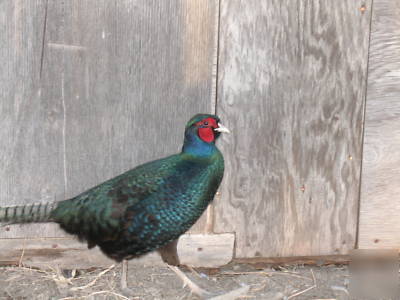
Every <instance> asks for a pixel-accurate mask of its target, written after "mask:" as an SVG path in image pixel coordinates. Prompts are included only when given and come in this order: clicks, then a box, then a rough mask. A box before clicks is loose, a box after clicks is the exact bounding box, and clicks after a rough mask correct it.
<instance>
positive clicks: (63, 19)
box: [0, 0, 217, 238]
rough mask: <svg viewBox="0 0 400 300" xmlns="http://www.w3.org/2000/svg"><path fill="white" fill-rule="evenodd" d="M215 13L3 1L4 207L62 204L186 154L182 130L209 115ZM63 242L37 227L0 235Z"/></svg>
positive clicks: (164, 5) (178, 4) (0, 155)
mask: <svg viewBox="0 0 400 300" xmlns="http://www.w3.org/2000/svg"><path fill="white" fill-rule="evenodd" d="M216 9H217V5H216V1H213V0H209V1H208V0H207V1H199V0H190V1H178V0H174V1H155V0H154V1H144V0H136V1H131V0H129V1H128V0H123V1H106V0H102V1H98V0H84V1H82V0H74V1H47V0H37V1H22V0H19V1H11V0H9V1H2V2H0V33H1V42H2V47H1V48H0V61H1V62H2V65H3V66H4V67H2V68H1V69H0V79H1V80H0V95H1V96H0V117H1V119H2V120H3V121H2V126H1V128H0V138H1V140H2V141H3V142H2V145H3V146H2V147H1V148H0V159H1V166H2V167H1V168H0V205H2V206H5V205H15V204H23V203H31V202H39V201H53V200H62V199H64V198H68V197H72V196H74V195H77V194H79V193H80V192H82V191H84V190H86V189H88V188H90V187H92V186H94V185H96V184H98V183H100V182H102V181H104V180H106V179H108V178H111V177H113V176H115V175H118V174H120V173H122V172H124V171H126V170H128V169H130V168H132V167H134V166H136V165H138V164H140V163H143V162H146V161H149V160H153V159H156V158H160V157H163V156H166V155H168V154H173V153H176V152H178V151H180V148H181V145H182V141H183V130H184V126H185V123H186V122H187V120H188V119H189V118H190V117H191V116H192V115H193V114H195V113H199V112H213V107H212V100H211V95H212V89H213V80H212V70H213V56H214V52H215V36H214V31H215V13H216ZM3 124H4V125H3ZM199 226H200V225H199ZM201 227H202V226H200V228H201ZM200 228H199V229H198V230H200ZM195 230H196V229H195ZM63 235H64V233H61V232H60V231H58V230H57V227H56V226H50V225H36V224H35V225H32V226H22V225H21V226H12V227H10V231H4V230H2V231H0V237H2V238H16V237H24V236H28V237H51V236H63Z"/></svg>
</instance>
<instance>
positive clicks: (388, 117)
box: [358, 0, 400, 249]
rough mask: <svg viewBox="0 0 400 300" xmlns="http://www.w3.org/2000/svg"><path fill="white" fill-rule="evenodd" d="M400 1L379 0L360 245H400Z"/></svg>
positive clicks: (372, 54) (372, 49)
mask: <svg viewBox="0 0 400 300" xmlns="http://www.w3.org/2000/svg"><path fill="white" fill-rule="evenodd" d="M399 16H400V2H399V1H390V0H374V10H373V16H372V27H371V46H370V55H369V57H370V58H369V71H368V91H367V106H366V117H365V138H364V141H365V143H364V156H363V170H362V180H361V182H362V186H361V204H360V206H361V207H360V229H359V242H358V247H359V248H396V249H399V248H400V235H399V232H400V222H399V216H400V196H399V195H400V185H399V182H400V17H399Z"/></svg>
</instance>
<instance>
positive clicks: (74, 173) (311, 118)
mask: <svg viewBox="0 0 400 300" xmlns="http://www.w3.org/2000/svg"><path fill="white" fill-rule="evenodd" d="M399 10H400V9H399V5H398V4H397V2H396V0H375V1H374V7H372V0H366V1H361V0H355V1H353V0H345V1H338V2H337V3H335V5H332V2H331V1H327V0H304V1H297V2H293V1H289V0H271V1H258V0H246V1H244V0H237V1H230V0H187V1H183V0H171V1H156V0H151V1H147V0H146V1H145V0H122V1H114V2H110V1H105V0H103V1H98V0H73V1H48V0H35V1H28V2H27V1H22V0H15V1H12V0H6V1H2V2H0V24H1V26H0V40H1V44H2V47H0V63H1V64H2V68H0V118H1V120H2V121H1V124H2V126H1V127H0V140H1V141H2V142H1V147H0V205H14V204H22V203H28V202H36V201H53V200H61V199H64V198H66V197H70V196H73V195H76V194H78V193H79V192H81V191H83V190H85V189H87V188H90V187H92V186H93V185H95V184H97V183H99V182H101V181H103V180H105V179H107V178H110V177H112V176H114V175H116V174H119V173H121V172H123V171H125V170H127V169H129V168H132V167H134V166H135V165H137V164H139V163H142V162H144V161H148V160H151V159H154V158H158V157H162V156H165V155H167V154H170V153H173V152H176V151H179V149H180V147H181V142H182V134H183V132H182V130H183V127H184V124H185V122H186V121H187V119H188V118H189V117H190V116H191V115H193V114H194V113H197V112H214V111H215V110H216V111H217V113H218V114H219V115H220V117H221V119H222V121H223V123H224V124H225V125H226V126H228V127H229V128H230V129H231V130H232V132H233V133H232V134H231V135H229V136H224V137H223V138H222V141H220V143H219V145H220V148H221V149H222V151H223V152H224V155H225V161H226V173H225V179H224V181H223V185H222V187H221V191H220V192H221V194H220V196H218V197H217V199H216V201H215V205H214V208H213V209H212V210H210V211H209V212H210V213H211V214H209V216H213V218H214V220H213V221H214V222H211V223H210V222H208V224H205V218H204V217H203V218H202V219H201V220H200V222H199V223H198V224H197V225H195V227H194V228H193V230H192V232H200V231H204V230H207V229H211V231H214V232H216V233H220V232H235V234H236V256H237V257H254V256H263V257H266V256H268V257H276V256H299V255H327V254H345V253H348V251H349V250H351V249H353V248H354V247H355V246H356V242H357V241H356V240H357V231H358V225H359V223H358V218H360V228H359V233H360V239H359V246H368V247H369V246H370V245H372V244H374V245H375V244H376V243H375V242H372V244H371V241H374V240H376V239H381V237H385V239H389V240H390V238H391V237H393V236H395V235H396V234H397V233H396V232H397V231H398V230H397V229H398V227H396V225H394V224H397V226H400V225H399V224H400V223H399V222H396V219H395V218H396V214H395V213H396V212H397V210H391V208H392V207H397V206H398V207H400V205H398V203H397V202H396V201H395V200H392V199H393V197H395V195H396V191H398V187H397V186H394V182H396V174H398V173H399V166H400V160H399V159H398V158H399V156H398V155H397V156H396V155H395V154H393V153H394V152H395V151H398V152H399V150H400V149H399V148H400V146H399V143H398V139H397V140H396V139H395V135H396V133H397V134H398V133H400V132H399V127H400V124H399V122H398V119H399V118H398V117H399V114H400V112H399V109H398V108H399V106H398V105H397V104H396V103H399V102H398V101H396V99H399V98H400V97H399V95H400V91H399V89H398V86H399V84H396V82H397V83H398V77H399V76H398V73H399V72H400V71H398V70H399V68H400V66H398V63H399V59H398V57H400V56H399V55H398V54H400V53H398V50H399V49H400V47H399V43H398V42H399V30H398V28H400V27H399V23H398V22H399V21H398V20H399V18H396V13H397V14H398V13H399ZM371 15H372V16H373V20H372V31H371V36H370V28H371ZM396 34H397V36H396ZM370 39H371V43H370ZM396 51H397V52H396ZM368 56H369V59H370V61H369V72H367V71H368ZM367 76H368V89H367ZM396 80H397V81H396ZM367 92H368V95H366V94H367ZM396 97H397V98H396ZM366 98H367V106H366V107H365V99H366ZM365 108H366V110H365ZM365 113H366V116H365V115H364V114H365ZM364 117H365V118H364ZM396 117H397V118H396ZM364 119H365V120H366V123H365V128H366V130H365V145H364V156H363V128H364ZM382 131H385V132H384V134H381V132H382ZM399 153H400V152H399ZM362 163H363V173H362V178H361V176H360V172H361V165H362ZM375 178H378V180H375ZM360 182H362V184H361V185H362V188H361V190H362V191H361V196H362V197H361V211H360V210H359V200H360V194H359V193H360ZM382 203H385V205H382ZM396 205H397V206H396ZM383 207H387V208H388V209H384V208H383ZM396 209H398V210H400V208H396ZM212 212H214V213H213V214H212ZM210 220H211V218H210V217H209V218H208V221H210ZM383 220H388V221H387V223H386V224H387V226H386V227H385V226H384V227H379V226H376V225H377V224H379V223H382V222H383ZM383 223H384V222H383ZM210 225H211V226H210ZM378 227H379V228H383V229H382V230H381V229H378ZM374 230H375V231H374ZM54 236H65V234H64V233H62V232H60V231H59V230H57V227H56V226H52V225H34V226H13V227H10V230H9V231H4V230H0V238H19V237H54ZM382 244H384V243H383V242H382ZM380 245H381V244H380ZM387 245H389V244H387ZM390 245H395V246H396V245H397V247H399V246H400V240H398V238H397V237H396V238H395V239H394V240H392V244H390Z"/></svg>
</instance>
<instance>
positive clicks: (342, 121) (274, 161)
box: [215, 0, 371, 257]
mask: <svg viewBox="0 0 400 300" xmlns="http://www.w3.org/2000/svg"><path fill="white" fill-rule="evenodd" d="M370 13H371V1H370V0H368V1H353V0H352V1H335V2H334V3H333V2H332V1H328V0H320V1H317V0H310V1H291V0H284V1H283V0H272V1H259V0H247V1H230V0H222V1H221V19H220V24H221V27H220V41H219V45H220V56H219V65H218V70H219V72H218V91H217V92H218V106H217V112H218V114H219V115H220V116H221V118H222V119H223V120H225V122H226V123H227V124H226V125H227V126H228V127H230V128H231V129H232V131H233V135H231V136H229V137H224V138H223V141H224V143H222V150H223V152H224V153H225V158H226V175H225V179H224V183H223V187H222V189H221V197H222V199H221V201H219V202H217V203H216V211H215V219H216V223H215V226H216V227H215V229H216V231H217V232H229V231H232V232H236V247H237V248H236V256H237V257H254V256H266V257H274V256H294V255H326V254H342V253H347V252H348V251H349V249H352V248H353V247H354V246H355V240H356V228H357V209H358V198H359V197H358V192H359V179H360V164H361V150H362V147H361V142H362V127H363V109H364V98H365V90H366V70H367V59H368V39H369V27H370Z"/></svg>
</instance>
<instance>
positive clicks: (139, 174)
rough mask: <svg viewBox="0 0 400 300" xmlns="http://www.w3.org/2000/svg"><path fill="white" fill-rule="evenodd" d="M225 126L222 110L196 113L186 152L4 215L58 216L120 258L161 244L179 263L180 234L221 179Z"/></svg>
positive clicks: (2, 219) (23, 218)
mask: <svg viewBox="0 0 400 300" xmlns="http://www.w3.org/2000/svg"><path fill="white" fill-rule="evenodd" d="M221 132H229V131H228V130H227V129H226V128H225V127H223V126H222V125H221V124H220V123H219V118H218V117H217V116H215V115H209V114H198V115H195V116H194V117H193V118H191V119H190V121H189V122H188V123H187V125H186V128H185V137H184V143H183V147H182V151H181V152H180V153H179V154H176V155H172V156H169V157H166V158H163V159H159V160H155V161H152V162H149V163H146V164H143V165H140V166H138V167H136V168H134V169H132V170H129V171H127V172H126V173H124V174H121V175H119V176H117V177H115V178H112V179H110V180H108V181H106V182H104V183H102V184H100V185H98V186H96V187H94V188H92V189H90V190H88V191H86V192H84V193H82V194H80V195H78V196H76V197H74V198H71V199H68V200H64V201H60V202H53V203H47V204H33V205H25V206H14V207H4V208H0V223H10V224H14V223H29V222H56V223H58V224H59V225H60V226H61V228H63V229H64V230H65V231H66V232H68V233H71V234H74V235H77V236H78V237H79V239H80V240H82V241H87V243H88V247H89V248H91V247H94V246H96V245H97V246H99V247H100V249H101V250H102V251H103V253H104V254H106V255H107V256H109V257H110V258H112V259H114V260H116V261H122V260H125V259H132V258H135V257H138V256H140V255H143V254H145V253H148V252H150V251H153V250H156V249H159V251H160V253H161V255H162V257H163V260H164V261H166V262H167V263H169V264H172V265H177V264H179V260H178V258H177V254H176V241H177V239H178V238H179V236H180V235H182V234H183V233H184V232H186V231H187V230H188V229H189V228H190V227H191V226H192V225H193V224H194V223H195V222H196V221H197V219H198V218H199V217H200V215H201V214H202V213H203V211H204V210H205V209H206V207H207V205H208V204H209V203H210V202H211V201H212V199H213V197H214V195H215V193H216V191H217V189H218V187H219V185H220V183H221V180H222V176H223V173H224V160H223V156H222V154H221V152H220V151H219V150H218V149H217V147H216V146H215V140H216V139H217V138H218V137H219V135H220V133H221ZM175 271H176V272H177V273H178V275H180V276H181V275H182V274H179V270H176V269H175ZM125 276H126V274H125ZM125 276H123V279H124V278H125ZM123 286H125V287H126V281H125V283H123Z"/></svg>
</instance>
